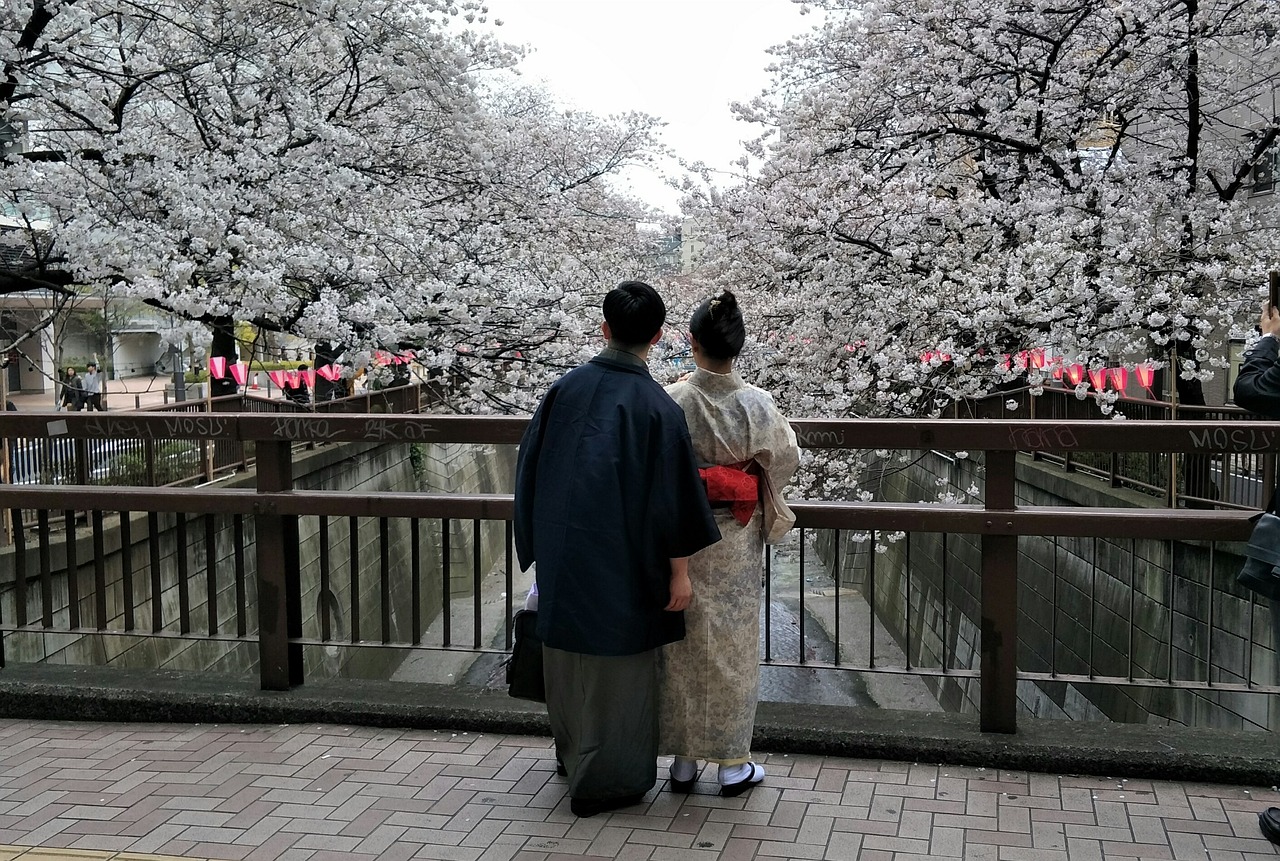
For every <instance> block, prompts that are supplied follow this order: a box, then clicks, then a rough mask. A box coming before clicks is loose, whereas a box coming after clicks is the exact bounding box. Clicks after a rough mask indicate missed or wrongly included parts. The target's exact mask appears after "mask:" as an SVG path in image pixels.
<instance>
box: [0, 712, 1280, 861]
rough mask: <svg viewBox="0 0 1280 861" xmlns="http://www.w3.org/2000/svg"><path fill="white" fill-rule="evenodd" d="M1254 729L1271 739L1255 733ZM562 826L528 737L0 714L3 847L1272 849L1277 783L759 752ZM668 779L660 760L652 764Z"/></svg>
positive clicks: (42, 853) (1215, 858)
mask: <svg viewBox="0 0 1280 861" xmlns="http://www.w3.org/2000/svg"><path fill="white" fill-rule="evenodd" d="M1259 741H1260V743H1274V742H1273V740H1271V739H1270V738H1267V739H1265V740H1264V739H1262V738H1261V737H1260V739H1259ZM758 758H759V759H760V760H761V761H762V762H764V763H765V765H766V766H767V768H768V771H769V777H768V779H767V780H766V781H765V783H764V784H763V785H761V786H759V787H756V788H755V789H753V790H752V791H750V792H749V793H747V794H746V795H743V796H741V797H738V798H721V797H720V796H719V795H718V794H716V789H717V787H716V784H715V776H714V768H712V769H709V770H707V771H705V772H704V773H703V774H702V775H701V777H700V781H699V783H698V785H697V787H696V788H695V791H694V793H693V794H692V795H689V796H682V795H673V794H672V793H670V792H668V791H666V788H665V780H664V781H660V782H659V784H658V786H657V787H655V788H654V790H653V791H651V792H650V793H649V794H648V795H647V796H646V797H645V799H644V802H643V803H642V804H639V805H637V806H635V807H631V808H627V809H625V810H622V811H616V812H613V813H608V814H601V815H599V816H595V817H591V818H589V819H578V818H576V817H574V816H573V814H572V813H570V812H569V800H568V798H567V796H566V795H565V783H564V779H563V778H560V777H557V776H556V774H555V760H554V756H553V754H552V748H551V742H550V740H549V739H545V738H531V737H521V736H508V735H488V734H474V733H472V734H468V733H462V732H450V731H448V730H441V731H438V732H424V731H413V730H387V729H374V728H367V727H347V726H318V725H311V724H307V725H296V726H295V725H286V726H240V725H212V724H205V725H194V726H177V725H156V724H94V723H62V722H40V721H0V861H11V859H19V858H20V859H21V861H107V859H119V861H150V859H156V858H159V857H161V856H176V857H181V858H200V859H220V861H240V859H251V861H267V859H281V861H337V859H342V861H374V859H380V861H409V859H414V858H432V859H466V861H469V859H495V861H498V860H499V859H503V860H505V859H522V861H552V859H570V858H572V859H597V858H601V859H615V858H616V859H627V861H647V859H652V861H679V859H706V861H711V859H724V860H725V861H745V859H753V858H760V859H792V858H794V859H832V861H845V859H849V861H852V859H862V861H891V859H898V861H904V859H917V858H918V859H924V858H964V859H983V861H988V859H989V861H1091V859H1108V861H1112V859H1115V861H1119V859H1188V861H1260V859H1275V858H1276V857H1277V856H1278V855H1280V846H1275V845H1273V844H1271V843H1269V842H1267V840H1266V839H1264V838H1263V837H1262V836H1261V833H1260V832H1259V830H1258V823H1257V812H1258V811H1259V810H1261V809H1262V808H1264V807H1267V806H1270V805H1280V792H1277V791H1276V790H1275V788H1274V787H1248V788H1246V787H1236V786H1219V785H1209V784H1206V785H1196V784H1187V783H1172V782H1164V781H1149V780H1138V779H1130V780H1124V779H1119V778H1116V779H1108V778H1097V777H1072V776H1065V775H1056V774H1035V773H1028V772H1006V771H1001V772H996V771H988V770H985V769H981V768H958V767H950V766H938V765H929V764H922V763H908V762H880V761H871V760H859V759H842V758H837V757H817V756H788V755H786V754H780V753H775V754H768V755H764V754H761V755H759V756H758ZM659 774H660V776H662V777H665V775H666V768H665V762H664V763H663V767H662V768H661V769H660V771H659Z"/></svg>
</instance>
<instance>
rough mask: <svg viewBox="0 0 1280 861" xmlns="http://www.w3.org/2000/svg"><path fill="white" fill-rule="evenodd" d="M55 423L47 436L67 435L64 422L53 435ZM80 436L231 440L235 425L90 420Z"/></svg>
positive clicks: (183, 419)
mask: <svg viewBox="0 0 1280 861" xmlns="http://www.w3.org/2000/svg"><path fill="white" fill-rule="evenodd" d="M54 424H55V423H50V425H49V435H50V436H55V435H61V434H65V433H67V427H66V422H60V423H58V424H61V425H62V427H61V429H60V430H57V431H55V429H54ZM82 427H83V429H84V430H83V433H84V436H86V437H90V438H93V439H174V438H178V437H192V438H200V437H226V436H231V435H232V431H233V430H234V429H235V424H234V423H233V422H232V421H231V420H230V419H226V418H221V417H218V416H209V415H198V414H189V415H170V416H165V418H164V419H163V420H162V421H160V422H158V423H157V422H154V421H138V420H136V419H126V418H117V417H115V416H103V417H101V418H98V417H96V416H95V417H94V418H91V419H89V420H88V421H87V422H85V423H84V425H82Z"/></svg>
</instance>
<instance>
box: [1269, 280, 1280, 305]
mask: <svg viewBox="0 0 1280 861" xmlns="http://www.w3.org/2000/svg"><path fill="white" fill-rule="evenodd" d="M1267 301H1268V302H1270V303H1271V307H1272V308H1273V309H1275V310H1278V311H1280V272H1272V273H1271V275H1270V281H1269V283H1268V284H1267Z"/></svg>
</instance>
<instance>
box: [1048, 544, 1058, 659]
mask: <svg viewBox="0 0 1280 861" xmlns="http://www.w3.org/2000/svg"><path fill="white" fill-rule="evenodd" d="M1058 548H1059V545H1058V536H1056V535H1055V536H1053V566H1052V568H1053V585H1052V589H1051V590H1050V613H1049V650H1050V653H1049V677H1050V678H1055V677H1056V676H1057V675H1058Z"/></svg>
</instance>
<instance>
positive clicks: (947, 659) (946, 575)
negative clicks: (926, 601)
mask: <svg viewBox="0 0 1280 861" xmlns="http://www.w3.org/2000/svg"><path fill="white" fill-rule="evenodd" d="M947 562H948V559H947V533H945V532H943V533H942V673H943V675H946V674H947V671H948V670H950V669H951V664H952V661H953V658H954V657H955V656H954V653H953V654H951V655H948V654H947V652H948V651H949V650H950V644H951V634H950V632H949V629H950V619H951V610H950V607H949V606H948V604H947V601H948V599H949V597H950V596H949V595H948V594H947V593H948V592H949V591H950V589H948V588H947V586H948V585H949V584H950V582H951V567H950V566H949V565H948V564H947Z"/></svg>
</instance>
